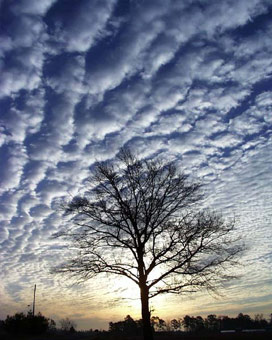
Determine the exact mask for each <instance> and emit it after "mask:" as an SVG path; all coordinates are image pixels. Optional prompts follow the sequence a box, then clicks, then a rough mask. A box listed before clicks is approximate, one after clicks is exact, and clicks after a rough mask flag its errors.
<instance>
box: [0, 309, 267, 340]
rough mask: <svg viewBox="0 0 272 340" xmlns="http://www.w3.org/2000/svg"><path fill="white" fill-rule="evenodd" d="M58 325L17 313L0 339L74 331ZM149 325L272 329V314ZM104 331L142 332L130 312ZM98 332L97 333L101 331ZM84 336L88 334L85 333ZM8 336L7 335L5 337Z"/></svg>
mask: <svg viewBox="0 0 272 340" xmlns="http://www.w3.org/2000/svg"><path fill="white" fill-rule="evenodd" d="M59 324H60V327H59V328H58V329H57V327H56V323H55V321H54V320H52V319H49V318H46V317H45V316H43V315H42V314H41V313H38V314H36V315H35V316H34V315H33V314H32V313H31V312H28V313H27V314H24V313H16V314H14V315H12V316H7V318H6V319H5V320H3V321H0V338H1V334H2V335H3V333H1V332H5V333H9V334H10V333H13V334H14V335H16V334H32V335H39V334H44V333H51V334H52V335H53V334H55V335H56V334H60V332H62V333H65V334H67V333H69V334H71V335H72V334H75V333H77V332H76V324H75V322H73V321H72V320H70V319H68V318H66V319H62V320H60V321H59ZM151 324H152V328H153V330H154V332H191V333H201V332H219V331H221V330H242V329H271V328H272V314H271V315H270V319H269V320H267V319H265V318H264V316H263V314H256V315H255V316H254V318H251V317H250V316H249V315H247V314H242V313H240V314H238V316H237V317H234V318H231V317H228V316H225V315H220V316H216V315H215V314H210V315H208V316H207V317H206V318H203V317H201V316H189V315H185V316H184V317H183V318H178V319H173V320H170V321H165V320H163V319H161V318H159V317H158V316H152V318H151ZM97 332H99V331H98V330H95V331H93V330H90V331H89V333H90V334H94V333H96V334H97ZM101 332H102V333H103V334H104V335H105V334H119V335H121V334H122V335H141V334H142V320H134V319H133V318H132V317H131V316H130V315H127V316H126V317H125V319H124V320H123V321H118V322H110V323H109V330H108V332H105V331H101ZM101 332H100V333H101ZM86 335H87V333H86ZM6 339H8V337H6Z"/></svg>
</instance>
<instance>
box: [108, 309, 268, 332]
mask: <svg viewBox="0 0 272 340" xmlns="http://www.w3.org/2000/svg"><path fill="white" fill-rule="evenodd" d="M151 324H152V327H153V329H154V331H155V332H177V331H185V332H203V331H206V332H217V331H221V330H239V329H266V328H269V327H272V315H271V317H270V319H269V320H266V319H265V318H264V316H263V314H256V315H255V316H254V318H251V317H250V316H249V315H247V314H243V313H240V314H238V316H237V317H234V318H231V317H229V316H226V315H220V316H216V315H215V314H210V315H208V316H207V317H206V318H203V317H202V316H189V315H185V316H184V317H183V318H178V319H173V320H171V321H165V320H163V319H161V318H159V317H158V316H153V317H152V318H151ZM141 327H142V321H141V320H133V318H132V317H131V316H130V315H127V316H126V318H125V319H124V321H118V322H110V323H109V331H110V332H113V333H123V334H129V335H130V334H134V335H136V334H141Z"/></svg>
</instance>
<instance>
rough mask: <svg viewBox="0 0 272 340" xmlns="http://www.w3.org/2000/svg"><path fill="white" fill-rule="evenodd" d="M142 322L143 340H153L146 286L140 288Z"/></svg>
mask: <svg viewBox="0 0 272 340" xmlns="http://www.w3.org/2000/svg"><path fill="white" fill-rule="evenodd" d="M141 303H142V320H143V336H144V340H153V330H152V327H151V323H150V312H149V297H148V288H147V287H146V285H142V287H141Z"/></svg>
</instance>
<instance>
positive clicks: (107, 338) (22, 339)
mask: <svg viewBox="0 0 272 340" xmlns="http://www.w3.org/2000/svg"><path fill="white" fill-rule="evenodd" d="M0 339H1V340H142V337H141V336H123V335H112V334H108V333H94V332H93V333H90V332H77V333H75V334H46V335H42V336H30V335H19V334H16V335H15V334H14V335H11V334H7V333H1V334H0ZM195 339H198V340H199V339H203V340H206V339H211V340H216V339H222V340H238V339H242V340H243V339H245V340H247V339H249V340H250V339H256V340H268V339H272V333H271V332H256V333H242V332H240V333H229V334H220V333H210V334H205V333H199V334H188V333H187V334H186V333H179V334H176V333H173V332H171V333H157V334H155V336H154V340H195Z"/></svg>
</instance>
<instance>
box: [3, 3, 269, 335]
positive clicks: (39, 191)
mask: <svg viewBox="0 0 272 340" xmlns="http://www.w3.org/2000/svg"><path fill="white" fill-rule="evenodd" d="M271 15H272V2H271V0H224V1H216V0H198V1H197V0H182V1H178V0H172V1H171V0H169V1H167V0H130V1H129V0H127V1H126V0H77V1H73V0H39V1H33V0H19V1H18V0H17V1H15V0H0V68H1V71H0V249H1V250H0V304H1V308H0V319H4V318H5V317H6V315H7V314H12V313H15V312H17V311H23V312H26V311H27V310H28V309H29V307H28V305H31V303H32V294H33V287H34V284H37V305H36V310H37V311H41V312H42V313H43V314H44V315H46V316H50V317H52V318H54V319H55V320H58V319H60V318H64V317H69V318H71V319H72V320H75V321H76V322H77V323H78V328H85V329H87V328H91V327H92V328H106V329H107V325H108V322H109V321H117V320H121V319H123V318H124V317H125V316H126V315H127V314H130V315H132V316H133V317H135V318H137V317H140V303H139V296H138V290H137V288H136V286H135V287H134V286H132V285H131V284H130V283H128V282H127V281H124V280H118V279H117V278H115V277H109V278H100V279H99V278H98V279H97V280H93V281H91V282H86V283H85V284H81V285H75V284H72V283H71V282H70V281H69V280H68V279H67V278H64V277H57V276H53V275H51V274H50V269H51V267H52V266H54V265H56V264H59V263H60V262H61V261H63V260H65V259H66V258H67V256H69V251H70V248H69V247H67V246H66V245H65V244H63V242H61V241H59V240H53V239H52V238H51V236H52V234H54V233H55V232H57V231H59V230H60V229H61V228H63V227H65V219H64V218H63V217H62V215H61V212H60V210H59V208H58V207H59V204H60V202H62V201H64V200H66V199H67V198H69V197H72V196H74V195H77V194H78V193H84V190H85V189H86V179H87V178H88V177H89V175H90V169H92V167H93V165H94V164H95V162H97V161H105V160H111V159H114V157H115V155H116V154H117V153H118V152H119V150H120V148H121V147H124V146H126V147H129V148H130V149H131V150H133V151H134V152H135V153H136V154H138V155H139V157H140V158H145V157H160V158H162V159H165V160H171V161H173V160H175V161H176V164H177V165H178V166H179V167H180V169H183V171H185V172H186V173H189V174H190V176H192V178H197V179H201V181H202V182H203V184H204V188H205V192H206V200H205V202H204V203H203V204H204V205H207V206H209V207H212V208H214V209H217V211H219V212H220V213H222V214H223V215H224V216H225V217H226V218H233V217H235V221H236V222H235V223H236V228H237V231H236V233H237V234H239V235H240V236H242V238H243V241H244V242H245V244H246V246H247V251H246V252H245V253H244V255H243V256H242V257H241V263H242V265H241V266H240V267H239V269H238V272H239V274H241V277H240V278H239V279H238V280H235V281H233V282H229V283H228V285H227V286H226V287H225V289H224V290H223V291H222V292H221V293H222V295H221V296H220V297H214V296H207V294H206V293H204V292H203V293H198V294H195V295H192V296H185V295H184V296H180V297H179V296H165V297H162V298H158V299H156V300H154V301H152V303H151V304H152V308H153V309H154V314H155V315H159V316H160V317H163V318H164V319H170V318H174V317H182V316H184V315H185V314H190V315H199V314H200V315H207V314H210V313H215V314H218V315H220V314H228V315H237V314H238V313H239V312H243V313H249V314H251V315H254V314H256V313H264V316H268V314H269V313H271V312H272V278H271V263H272V251H271V249H272V226H271V221H272V209H271V203H272V175H271V169H272V157H271V155H272V58H271V56H272V41H271V39H272V21H271Z"/></svg>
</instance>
